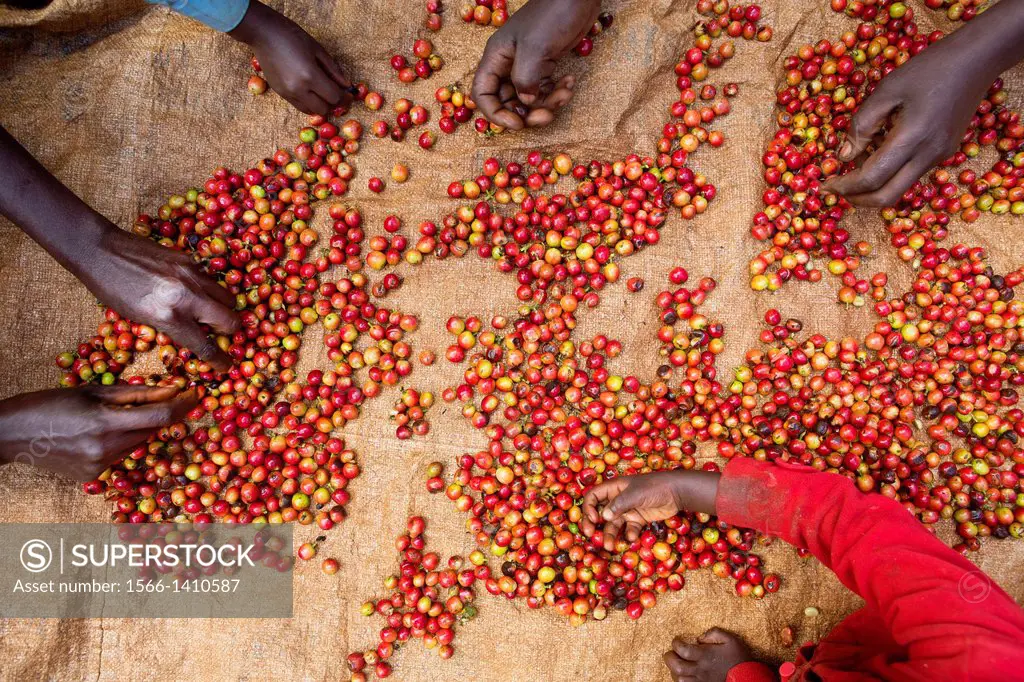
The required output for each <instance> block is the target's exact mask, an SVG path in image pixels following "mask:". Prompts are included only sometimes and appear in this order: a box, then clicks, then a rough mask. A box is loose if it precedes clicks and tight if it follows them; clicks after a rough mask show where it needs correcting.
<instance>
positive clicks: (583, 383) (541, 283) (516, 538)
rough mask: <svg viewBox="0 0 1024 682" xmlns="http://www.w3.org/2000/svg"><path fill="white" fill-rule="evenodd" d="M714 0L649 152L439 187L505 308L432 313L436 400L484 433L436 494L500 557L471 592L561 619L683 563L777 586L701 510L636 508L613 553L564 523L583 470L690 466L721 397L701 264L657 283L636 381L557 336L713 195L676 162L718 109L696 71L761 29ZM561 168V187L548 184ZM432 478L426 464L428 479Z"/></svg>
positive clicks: (674, 571)
mask: <svg viewBox="0 0 1024 682" xmlns="http://www.w3.org/2000/svg"><path fill="white" fill-rule="evenodd" d="M720 9H721V10H722V12H721V13H720V14H714V13H713V16H712V18H711V19H710V20H709V21H707V22H706V23H705V24H703V25H702V26H701V27H700V31H699V35H698V38H697V40H696V44H695V46H694V47H693V48H691V49H690V50H688V51H687V52H686V53H685V54H684V57H683V59H682V60H681V61H680V63H679V65H678V66H677V68H676V74H677V77H678V81H677V85H678V86H679V90H680V100H679V102H678V103H677V104H675V105H673V106H672V107H671V109H670V113H671V115H672V117H673V118H672V121H670V123H668V124H666V125H665V126H664V129H663V131H662V133H663V137H662V138H661V139H660V140H659V141H658V154H657V156H656V157H648V158H642V157H640V156H636V155H633V156H629V157H627V158H625V159H623V160H620V161H614V162H590V163H588V164H576V163H574V162H573V161H572V159H571V158H570V157H569V156H567V155H565V154H558V155H555V156H554V157H552V158H545V157H544V156H543V155H542V154H540V153H539V152H532V153H530V154H528V155H527V157H526V159H525V162H524V163H519V162H510V163H506V164H501V163H500V162H499V161H497V160H496V159H488V160H486V161H485V162H484V165H483V173H482V174H481V175H480V176H478V177H476V178H474V179H472V180H464V181H462V182H456V183H452V184H451V185H450V186H449V188H448V194H449V196H451V197H453V198H456V199H472V200H476V203H475V204H472V205H464V206H460V207H459V208H458V209H457V210H456V211H455V212H454V213H453V214H452V215H450V216H448V217H446V219H445V221H444V224H445V226H446V227H447V228H449V229H451V230H452V232H453V236H454V241H452V242H451V244H452V245H453V246H454V245H456V244H458V245H459V248H458V251H459V252H468V251H469V250H475V251H476V253H477V255H478V256H480V257H483V258H489V259H492V260H494V261H495V262H496V265H497V267H498V269H499V270H500V271H502V272H509V273H514V274H515V277H516V281H517V283H518V287H517V289H516V296H517V298H518V299H519V300H520V301H521V302H522V307H521V308H520V309H519V310H518V311H517V314H516V315H515V316H514V317H513V318H511V319H507V318H505V317H504V316H497V317H494V318H493V319H491V320H490V323H489V324H485V323H484V322H483V321H482V320H481V318H479V317H476V316H470V317H467V318H464V319H463V318H450V319H449V320H448V323H447V329H448V331H449V333H450V334H451V335H452V337H453V342H452V344H451V345H450V346H449V348H448V349H447V351H446V353H445V356H446V358H447V359H448V360H449V361H451V362H456V363H465V365H466V369H465V372H464V376H463V382H462V383H461V384H460V385H459V386H456V387H451V388H448V389H445V391H444V392H443V393H442V398H443V399H445V400H451V401H459V402H461V403H463V408H462V412H463V415H464V416H465V417H466V418H467V419H468V420H469V421H470V423H471V424H472V425H473V426H475V427H477V428H479V429H481V430H483V431H484V433H485V434H486V435H487V436H488V438H489V445H488V447H487V448H486V449H484V450H482V451H480V452H477V453H470V454H465V455H463V456H461V457H460V458H459V459H458V461H457V465H458V466H457V469H456V471H455V472H454V475H453V476H452V479H451V482H450V483H449V485H448V486H447V487H446V489H445V494H446V495H447V497H448V498H449V499H451V500H452V501H453V503H454V505H455V507H456V508H457V509H458V510H460V511H463V512H466V513H468V514H469V515H470V518H469V520H468V522H467V527H468V529H469V530H470V531H471V532H472V533H473V534H474V535H475V537H476V540H477V543H478V545H479V546H480V547H481V548H484V549H486V550H487V551H488V552H489V553H490V554H491V555H493V556H495V557H498V558H499V559H500V560H501V562H502V564H501V575H495V576H494V577H493V578H490V579H488V580H485V581H484V587H485V589H486V590H487V591H488V592H490V593H492V594H495V595H503V596H505V597H507V598H510V599H512V598H517V597H518V598H523V599H525V600H526V603H527V605H528V606H530V607H532V608H539V607H542V606H545V605H547V606H551V607H554V608H555V609H556V610H557V611H559V612H561V613H563V614H564V615H565V616H567V617H568V618H569V619H570V621H571V622H573V623H576V624H578V623H582V622H584V621H585V620H586V619H588V618H595V619H603V618H605V617H606V615H607V613H608V610H609V609H610V608H614V609H620V610H624V611H626V613H627V615H628V616H629V617H632V618H638V617H640V615H641V614H642V613H643V612H644V610H645V609H647V608H650V607H651V606H653V605H654V604H655V603H656V601H657V596H658V595H659V594H663V593H665V592H668V591H672V590H679V589H682V587H683V586H684V585H685V573H686V571H688V570H696V569H698V568H711V569H712V571H713V572H714V573H715V574H717V575H720V576H722V577H730V578H732V579H733V580H734V581H735V585H736V591H737V593H739V594H741V595H752V596H762V595H764V594H766V593H768V592H772V591H775V590H777V589H778V588H779V580H778V577H777V576H775V575H772V574H765V573H764V572H763V568H762V565H761V560H760V558H759V557H758V556H757V555H756V554H755V553H753V551H752V550H753V549H754V548H755V546H756V545H757V543H758V539H757V537H756V534H755V533H753V532H752V531H749V530H743V529H739V528H733V527H730V526H728V525H727V524H723V523H721V522H719V521H718V520H716V519H713V518H711V517H708V516H707V515H702V514H680V515H679V516H676V517H673V518H672V519H669V520H668V521H666V522H664V523H659V524H654V525H653V526H651V527H650V528H648V529H646V530H645V531H644V533H643V535H642V536H641V537H640V538H639V539H638V540H637V541H636V542H635V543H628V542H625V541H620V543H619V546H618V547H617V548H616V551H615V552H606V551H605V550H604V549H603V548H602V543H603V537H602V534H601V532H600V531H598V533H597V534H596V535H595V537H594V538H587V537H584V536H583V535H582V533H581V532H580V530H579V528H578V525H577V524H578V523H579V521H580V518H581V510H580V506H579V505H580V500H581V498H582V496H583V494H584V493H585V492H586V490H588V489H589V488H590V487H591V486H593V485H595V484H596V483H599V482H600V481H602V480H605V479H606V478H609V477H612V476H615V475H622V474H631V473H641V472H645V471H655V470H662V469H672V468H677V467H683V468H694V467H696V466H698V464H697V459H696V452H697V443H698V442H700V441H708V440H711V439H712V438H715V437H720V436H721V435H723V434H724V429H723V428H722V425H721V424H716V423H714V422H713V421H712V419H710V415H713V414H715V413H717V412H718V411H719V410H720V406H721V405H722V404H723V403H724V402H725V400H726V398H725V396H723V395H722V394H723V392H724V387H723V386H722V385H721V384H719V383H718V381H717V374H716V368H715V366H714V357H715V355H716V354H717V353H719V352H721V350H722V347H723V343H722V340H721V336H722V333H723V329H722V325H721V324H719V323H714V322H710V321H708V320H707V319H706V318H705V317H704V316H703V315H700V314H699V313H698V312H697V308H698V307H699V306H700V305H701V303H703V301H704V299H705V298H706V297H707V295H708V294H709V293H710V292H711V291H713V289H714V287H715V283H714V281H713V280H711V279H709V278H706V279H703V280H701V281H700V282H699V283H698V285H697V287H695V288H694V289H693V290H690V289H686V288H679V289H676V290H671V291H665V292H662V293H661V294H659V295H658V302H659V304H660V305H661V307H662V309H663V313H662V322H663V324H664V325H665V326H663V327H662V329H661V330H660V331H659V333H658V337H659V339H661V341H662V343H663V344H665V348H664V349H663V351H662V353H663V356H664V357H665V360H666V364H665V366H664V367H663V368H661V369H659V371H658V374H659V377H658V379H657V380H656V381H654V382H645V381H642V380H640V379H639V378H638V377H635V376H625V377H623V376H618V375H615V374H612V373H611V372H610V371H609V369H608V368H607V363H608V361H609V360H610V359H612V358H615V357H616V356H618V355H619V354H620V353H621V351H622V345H621V344H620V343H619V342H618V341H615V340H613V339H609V338H607V337H605V336H603V335H602V336H597V337H595V338H593V339H591V340H589V341H584V342H577V341H575V340H574V339H573V335H574V334H573V330H574V329H575V327H576V322H577V320H576V313H577V311H578V310H584V309H586V308H588V307H594V306H597V305H598V304H599V302H600V292H601V291H602V290H603V289H604V287H605V286H607V285H608V284H610V283H614V282H616V281H618V279H619V278H620V266H619V261H620V260H622V259H623V258H626V257H629V256H630V255H632V254H633V253H636V252H638V251H640V250H642V249H644V248H647V247H648V246H650V245H652V244H657V243H658V241H659V238H660V230H661V229H662V228H663V227H664V225H665V223H666V220H667V218H668V215H669V213H670V212H672V211H673V209H675V210H678V211H679V214H680V215H681V216H682V217H683V218H693V217H695V216H696V215H698V214H700V213H703V212H704V210H705V209H706V208H707V205H708V202H709V201H711V200H713V199H714V197H715V194H716V190H715V186H714V185H713V184H711V183H710V182H708V181H707V179H706V178H704V177H703V176H702V175H700V174H699V173H696V172H694V171H693V170H692V169H690V168H689V167H688V166H687V165H686V162H687V157H688V154H689V153H691V152H693V151H695V150H696V149H697V148H698V147H699V146H701V145H702V144H705V143H707V144H709V146H712V147H714V146H719V145H720V144H721V143H722V141H723V138H721V137H718V135H720V133H718V132H717V131H713V130H709V125H710V124H711V123H712V122H713V121H714V120H715V118H716V117H718V116H721V115H724V114H727V113H728V111H729V105H728V100H727V99H725V98H718V89H717V88H716V86H714V85H712V84H711V83H709V82H708V77H709V74H710V72H711V70H712V69H714V68H716V67H718V66H721V65H722V64H723V63H724V62H725V60H727V59H729V58H730V57H732V55H733V54H734V47H733V43H732V41H731V40H730V38H731V37H735V36H738V37H746V38H747V39H756V38H757V37H758V36H759V35H760V36H761V38H762V39H768V38H769V37H770V33H769V32H767V31H766V30H765V27H762V26H758V21H759V19H760V9H759V8H757V7H756V6H749V7H742V6H741V7H735V8H730V7H728V6H727V5H726V6H725V7H722V8H720ZM712 36H716V37H719V38H721V41H720V42H718V43H715V40H714V38H713V37H712ZM723 90H724V91H725V92H727V93H732V94H735V88H734V87H726V88H723ZM698 99H699V100H700V103H699V104H698ZM563 179H564V180H570V179H571V181H572V182H573V183H574V185H575V189H574V190H572V191H571V192H566V193H564V194H563V193H559V192H557V191H556V190H557V185H558V184H559V183H560V182H561V181H563ZM484 196H487V197H488V198H487V199H486V200H485V199H483V198H482V197H484ZM687 279H688V274H687V273H686V271H685V270H683V269H682V268H677V269H675V270H673V272H672V273H671V274H670V281H671V282H672V283H673V284H676V285H681V284H684V283H686V281H687ZM677 328H678V329H677ZM676 369H679V370H680V371H681V372H684V373H685V375H686V376H684V377H681V378H682V381H681V383H677V382H675V381H673V378H674V377H673V375H674V372H675V370H676ZM706 466H707V467H708V468H714V465H713V464H709V465H706ZM428 473H434V474H436V473H438V472H437V471H432V472H428ZM436 487H438V482H437V480H436V476H432V477H431V478H430V480H429V481H428V490H429V489H434V488H436Z"/></svg>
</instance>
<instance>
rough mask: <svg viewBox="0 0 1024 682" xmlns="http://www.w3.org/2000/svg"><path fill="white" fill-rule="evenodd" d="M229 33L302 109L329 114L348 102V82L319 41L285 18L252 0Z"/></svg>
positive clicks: (273, 83) (275, 85) (272, 82)
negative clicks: (244, 46) (250, 51)
mask: <svg viewBox="0 0 1024 682" xmlns="http://www.w3.org/2000/svg"><path fill="white" fill-rule="evenodd" d="M229 35H230V36H231V37H233V38H235V39H236V40H239V41H241V42H243V43H245V44H246V45H248V46H249V47H250V48H252V51H253V52H254V53H255V54H256V58H257V59H258V60H259V63H260V68H261V69H262V70H263V73H264V75H266V77H267V83H269V84H270V87H271V88H273V90H274V92H276V93H277V94H279V95H281V97H283V98H285V99H286V100H288V102H290V103H291V104H292V106H294V107H295V108H296V109H298V110H300V111H304V112H306V113H307V114H322V115H327V114H329V113H330V112H331V110H332V109H334V108H335V107H337V106H346V107H347V106H348V105H349V104H351V103H352V93H351V92H350V90H349V89H350V88H351V87H352V83H351V82H350V81H349V80H348V78H346V77H345V75H344V74H343V73H342V72H341V68H340V67H339V66H338V63H337V62H336V61H334V58H333V57H331V55H329V54H328V53H327V50H325V49H324V48H323V47H322V46H321V45H320V43H318V42H317V41H316V40H314V39H313V37H312V36H310V35H309V34H308V33H306V32H305V31H304V30H302V28H301V27H300V26H299V25H298V24H296V23H295V22H294V21H292V20H291V19H289V18H288V17H286V16H284V15H283V14H280V13H278V12H276V11H274V10H272V9H270V8H269V7H267V6H266V5H264V4H262V3H260V2H256V0H252V2H251V3H250V5H249V10H248V11H247V12H246V14H245V18H244V19H242V23H240V24H239V25H238V27H237V28H235V29H234V30H232V31H230V33H229Z"/></svg>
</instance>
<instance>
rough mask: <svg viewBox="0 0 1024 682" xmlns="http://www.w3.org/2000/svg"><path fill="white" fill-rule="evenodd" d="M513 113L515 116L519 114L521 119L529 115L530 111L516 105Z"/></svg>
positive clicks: (520, 105)
mask: <svg viewBox="0 0 1024 682" xmlns="http://www.w3.org/2000/svg"><path fill="white" fill-rule="evenodd" d="M515 112H516V113H517V114H519V116H521V117H525V116H526V115H527V114H529V113H530V110H529V109H527V108H526V107H525V106H523V105H522V104H517V105H516V107H515Z"/></svg>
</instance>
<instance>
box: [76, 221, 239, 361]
mask: <svg viewBox="0 0 1024 682" xmlns="http://www.w3.org/2000/svg"><path fill="white" fill-rule="evenodd" d="M78 262H79V272H77V273H76V274H78V275H79V277H80V278H81V279H82V281H83V282H84V283H85V285H86V286H87V287H89V290H90V291H92V292H93V293H94V294H95V295H96V297H97V298H99V299H100V301H102V302H103V303H104V304H106V305H108V306H110V307H111V308H113V309H114V310H116V311H117V312H118V313H120V314H121V315H124V316H125V317H127V318H128V319H130V320H132V321H133V322H140V323H143V324H148V325H150V326H152V327H154V328H155V329H158V330H160V331H162V332H164V333H166V334H168V335H170V337H171V338H172V339H174V341H175V342H176V343H177V344H179V345H182V346H185V347H187V348H188V349H189V350H191V351H192V352H193V353H195V354H196V355H197V356H198V357H199V358H200V359H201V360H203V361H205V362H208V363H210V364H211V365H212V366H213V367H214V368H215V369H218V370H220V371H222V372H223V371H227V370H228V369H230V368H231V359H230V358H229V357H228V356H227V354H226V353H224V351H222V350H221V348H220V347H219V346H218V345H217V343H216V342H215V341H214V339H212V338H211V337H210V335H209V334H208V333H207V332H206V331H205V330H204V329H203V327H202V326H200V325H207V326H209V327H210V328H212V329H213V330H214V331H215V332H217V333H218V334H222V335H231V334H234V333H235V332H236V331H238V329H239V328H240V327H241V321H240V320H239V318H238V315H236V314H235V312H234V305H235V299H234V297H233V296H232V295H231V294H230V293H229V292H228V291H227V290H226V289H225V288H224V287H222V286H220V285H219V284H217V283H216V282H215V281H214V280H213V279H211V278H210V277H209V276H208V275H207V274H206V273H204V272H203V271H202V270H201V269H200V268H199V266H198V265H197V264H196V263H195V262H194V261H193V260H192V258H191V257H190V256H189V255H187V254H185V253H182V252H180V251H173V250H171V249H168V248H166V247H163V246H160V245H159V244H156V243H155V242H152V241H150V240H149V239H146V238H144V237H139V236H136V235H132V234H129V233H127V232H124V231H122V230H119V229H117V228H116V227H113V226H111V227H110V229H108V230H107V231H106V233H105V234H104V235H103V237H102V239H101V240H100V243H99V245H98V247H97V249H96V253H94V254H90V256H89V257H88V258H82V259H80V260H79V261H78Z"/></svg>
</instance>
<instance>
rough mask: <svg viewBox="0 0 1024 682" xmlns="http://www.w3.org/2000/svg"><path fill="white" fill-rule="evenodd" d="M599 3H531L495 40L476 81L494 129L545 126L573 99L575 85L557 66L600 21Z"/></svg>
mask: <svg viewBox="0 0 1024 682" xmlns="http://www.w3.org/2000/svg"><path fill="white" fill-rule="evenodd" d="M600 9H601V5H600V1H599V0H530V2H528V3H526V4H525V5H524V6H523V7H522V8H520V9H519V11H517V12H516V13H515V14H513V15H512V17H511V18H510V19H509V20H508V23H506V24H505V25H504V26H502V27H501V28H500V29H498V31H497V32H496V33H495V34H494V35H492V36H491V38H490V40H488V41H487V47H485V48H484V53H483V56H482V57H480V65H479V66H478V67H477V70H476V76H475V77H474V78H473V101H474V102H476V105H477V107H478V108H479V109H480V112H481V113H482V114H483V115H484V116H485V117H486V118H487V119H488V120H490V121H491V122H492V123H496V124H498V125H500V126H503V127H505V128H510V129H512V130H520V129H522V128H523V127H525V126H530V127H533V126H543V125H547V124H548V123H551V121H552V120H554V115H555V112H556V111H558V109H561V108H562V107H563V106H565V105H566V104H568V103H569V100H571V99H572V88H573V85H574V84H575V81H574V79H573V77H572V76H565V77H564V78H562V79H560V80H559V81H558V82H555V81H554V80H553V75H554V71H555V64H556V63H557V62H558V60H559V59H560V58H562V57H563V56H564V55H565V54H567V53H568V52H569V50H571V49H572V48H574V47H575V46H576V44H577V43H579V41H580V39H582V38H583V37H584V36H585V35H587V32H588V31H589V30H590V28H591V27H592V26H593V25H594V21H595V20H596V19H597V15H598V12H599V11H600Z"/></svg>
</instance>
